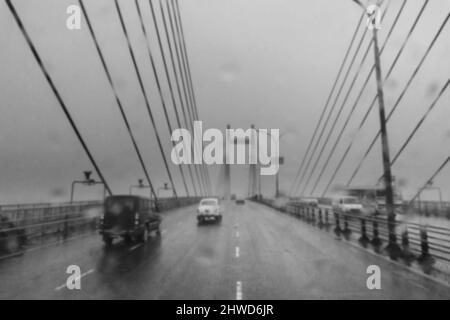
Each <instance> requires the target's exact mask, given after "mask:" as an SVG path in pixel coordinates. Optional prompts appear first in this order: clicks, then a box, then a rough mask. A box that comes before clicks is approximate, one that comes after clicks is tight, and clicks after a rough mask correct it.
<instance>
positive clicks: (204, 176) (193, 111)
mask: <svg viewBox="0 0 450 320" xmlns="http://www.w3.org/2000/svg"><path fill="white" fill-rule="evenodd" d="M78 2H79V4H80V8H81V11H82V13H83V16H84V18H85V20H86V23H87V26H88V29H89V33H90V35H91V38H92V40H93V42H94V44H95V47H96V51H97V54H98V56H99V58H100V62H101V64H102V67H103V71H104V72H105V74H106V77H107V80H108V82H109V85H110V87H111V89H112V91H113V94H114V98H115V100H116V104H117V106H118V108H119V111H120V114H121V116H122V120H123V122H124V124H125V127H126V129H127V131H128V134H129V136H130V139H131V142H132V144H133V147H134V149H135V152H136V154H137V156H138V159H139V163H140V165H141V167H142V170H143V171H144V174H145V177H146V179H147V181H148V183H149V187H150V189H151V193H152V195H153V196H154V198H155V199H156V198H157V195H156V192H155V188H154V184H153V183H152V181H151V178H150V175H149V173H148V170H147V167H146V165H145V162H144V159H143V157H142V153H141V151H140V148H139V146H138V143H137V141H136V138H135V136H134V133H133V130H132V127H131V125H130V122H129V120H128V117H127V115H126V112H125V110H124V108H123V104H122V101H121V100H120V98H119V94H118V92H117V89H116V87H115V85H114V82H113V79H112V76H111V72H110V71H109V68H108V65H107V64H106V61H105V58H104V53H103V51H102V50H101V46H100V44H99V42H98V39H97V36H96V34H95V32H94V29H93V26H92V23H91V19H90V17H89V15H88V12H87V10H86V7H85V4H84V2H83V0H79V1H78ZM171 3H172V9H170V7H169V2H168V1H167V2H166V4H167V14H168V16H169V20H170V26H171V34H172V37H173V42H174V47H175V49H176V56H177V61H178V66H179V71H180V78H181V79H182V81H183V90H184V97H185V102H186V107H185V106H184V105H183V99H182V95H181V91H180V87H179V84H178V75H177V69H176V67H175V62H174V57H173V53H172V51H171V50H172V49H171V42H170V36H169V31H168V28H167V24H166V20H165V15H164V10H163V5H162V1H160V7H161V15H162V19H163V22H164V25H165V26H164V27H165V31H166V38H167V42H168V46H169V50H170V51H171V60H172V67H173V71H174V75H175V80H176V82H177V86H178V93H179V98H180V104H181V110H182V112H183V115H184V120H185V125H186V127H187V128H189V125H190V128H191V129H192V128H193V127H192V123H193V121H194V120H195V119H198V109H197V105H196V101H195V96H194V91H193V85H192V75H191V72H190V67H189V62H188V57H187V51H186V44H185V39H184V33H183V27H182V21H181V14H180V11H179V5H178V2H177V1H171ZM6 4H7V6H8V8H9V10H10V11H11V13H12V15H13V17H14V19H15V21H16V23H17V25H18V26H19V28H20V30H21V32H22V34H23V35H24V37H25V40H26V42H27V44H28V46H29V47H30V49H31V51H32V53H33V56H34V57H35V59H36V62H37V63H38V65H39V67H40V68H41V71H42V72H43V74H44V76H45V78H46V80H47V82H48V84H49V85H50V87H51V89H52V92H53V93H54V95H55V97H56V98H57V100H58V102H59V104H60V106H61V108H62V109H63V112H64V113H65V115H66V118H67V119H68V121H69V123H70V125H71V127H72V129H73V130H74V132H75V134H76V136H77V138H78V140H79V142H80V143H81V145H82V147H83V149H84V151H85V153H86V154H87V156H88V158H89V160H90V162H91V164H92V165H93V167H94V169H95V171H96V173H97V175H98V176H99V178H100V180H101V181H102V183H103V184H104V185H105V189H106V190H107V192H108V194H110V195H112V191H111V189H110V187H109V185H108V183H107V182H106V180H105V178H104V175H103V174H102V172H101V170H100V168H99V166H98V165H97V162H96V161H95V159H94V157H93V156H92V153H91V151H90V150H89V148H88V146H87V144H86V142H85V140H84V138H83V137H82V135H81V133H80V131H79V129H78V127H77V125H76V123H75V121H74V119H73V118H72V116H71V114H70V112H69V110H68V108H67V106H66V104H65V103H64V101H63V99H62V97H61V95H60V93H59V91H58V90H57V88H56V86H55V84H54V82H53V80H52V78H51V77H50V75H49V73H48V71H47V69H46V68H45V66H44V64H43V62H42V60H41V57H40V55H39V54H38V52H37V50H36V48H35V46H34V44H33V42H32V40H31V37H30V36H29V34H28V32H27V31H26V29H25V27H24V25H23V23H22V21H21V19H20V17H19V15H18V13H17V11H16V9H15V7H14V5H13V4H12V1H11V0H6ZM149 4H150V8H151V12H152V18H153V21H154V26H155V29H156V34H157V37H158V45H159V48H160V53H161V56H162V60H163V66H164V71H165V75H166V78H167V82H168V85H169V90H170V93H171V98H172V103H173V107H174V111H175V115H176V119H177V124H178V126H179V127H180V128H181V126H182V125H181V120H180V116H179V112H178V109H177V104H176V102H175V96H174V92H173V87H172V83H171V79H170V75H169V70H168V66H167V61H166V56H165V53H164V49H163V45H162V42H161V36H160V32H159V28H158V24H157V20H156V15H155V11H154V9H153V4H152V1H151V0H149ZM114 5H115V8H116V11H117V14H118V17H119V21H120V25H121V27H122V31H123V33H124V36H125V39H126V41H127V46H128V50H129V53H130V57H131V60H132V63H133V67H134V70H135V72H136V76H137V79H138V83H139V86H140V89H141V92H142V94H143V97H144V101H145V105H146V109H147V112H148V115H149V118H150V122H151V124H152V127H153V129H154V133H155V137H156V141H157V143H158V146H159V150H160V153H161V156H162V159H163V162H164V166H165V169H166V171H167V175H168V177H169V180H170V184H171V186H172V190H173V192H174V195H175V197H177V196H178V193H177V190H176V186H175V184H174V180H173V177H172V173H171V171H170V168H169V165H168V161H167V158H166V155H165V153H164V149H163V145H162V142H161V138H160V135H159V132H158V128H157V126H156V121H155V118H154V115H153V112H152V108H151V106H150V102H149V100H148V96H147V92H146V89H145V86H144V83H143V80H142V77H141V72H140V69H139V67H138V64H137V60H136V56H135V53H134V50H133V47H132V45H131V42H130V38H129V34H128V30H127V27H126V24H125V21H124V18H123V15H122V12H121V8H120V5H119V3H118V0H114ZM135 6H136V10H137V12H138V16H139V22H140V26H141V29H142V32H143V35H144V38H145V40H146V48H147V52H148V55H149V59H150V63H151V67H152V71H153V75H154V77H155V81H156V86H157V89H158V93H159V96H160V100H161V104H162V108H163V111H164V116H165V120H166V123H167V126H168V129H169V131H170V132H172V125H171V122H170V118H169V114H168V111H167V106H166V102H165V100H164V96H163V91H162V86H161V82H160V78H159V76H158V72H157V68H156V63H155V60H154V58H153V54H152V52H151V48H150V44H149V42H148V41H149V39H148V32H147V30H146V28H145V24H144V21H143V17H142V12H141V8H140V6H139V2H138V0H135ZM172 15H173V19H172ZM175 28H176V29H175ZM175 30H176V31H175ZM176 35H178V37H176ZM178 47H179V48H180V49H179V51H178ZM180 55H181V57H180ZM182 65H183V66H182ZM183 71H184V72H183ZM188 96H189V99H188ZM186 110H187V113H188V114H189V120H188V116H186ZM172 145H174V143H173V142H172ZM179 167H180V168H179V169H180V175H181V178H182V181H183V185H184V189H185V192H186V195H187V196H189V195H190V193H189V188H188V186H187V183H186V177H185V175H184V171H183V168H182V166H181V165H180V166H179ZM194 168H195V170H196V178H197V180H198V187H199V188H200V189H199V192H200V194H203V195H206V194H208V193H211V192H212V189H211V184H210V177H209V172H208V170H207V168H205V167H204V166H202V167H201V169H200V170H198V168H197V166H194ZM188 169H189V173H190V178H191V182H192V186H193V190H194V194H195V195H196V196H197V195H198V194H199V192H198V191H197V188H196V185H195V179H194V176H193V174H192V169H191V167H190V166H188ZM197 171H198V172H197Z"/></svg>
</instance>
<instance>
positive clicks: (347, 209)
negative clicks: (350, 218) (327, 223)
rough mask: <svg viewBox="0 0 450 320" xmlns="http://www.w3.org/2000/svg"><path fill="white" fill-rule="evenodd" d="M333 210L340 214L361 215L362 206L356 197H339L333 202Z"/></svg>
mask: <svg viewBox="0 0 450 320" xmlns="http://www.w3.org/2000/svg"><path fill="white" fill-rule="evenodd" d="M333 208H334V209H335V210H337V211H338V212H342V213H362V212H363V205H362V204H361V202H360V201H359V199H358V198H356V197H341V198H338V199H336V200H335V202H334V204H333Z"/></svg>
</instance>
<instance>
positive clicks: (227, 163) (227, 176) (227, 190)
mask: <svg viewBox="0 0 450 320" xmlns="http://www.w3.org/2000/svg"><path fill="white" fill-rule="evenodd" d="M230 128H231V126H230V125H229V124H227V131H226V138H225V153H224V156H225V199H227V200H229V199H230V198H231V172H230V163H231V159H230V160H229V159H228V157H229V154H228V148H230V145H229V141H230V137H229V129H230ZM233 148H234V145H233Z"/></svg>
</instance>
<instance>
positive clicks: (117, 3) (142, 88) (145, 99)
mask: <svg viewBox="0 0 450 320" xmlns="http://www.w3.org/2000/svg"><path fill="white" fill-rule="evenodd" d="M114 4H115V8H116V11H117V14H118V16H119V20H120V25H121V26H122V31H123V33H124V36H125V38H126V40H127V45H128V51H129V53H130V56H131V60H132V62H133V66H134V70H135V72H136V77H137V79H138V82H139V87H140V88H141V92H142V95H143V97H144V101H145V106H146V108H147V111H148V115H149V117H150V122H151V124H152V126H153V129H154V132H155V136H156V141H157V143H158V146H159V150H160V153H161V156H162V158H163V162H164V166H165V168H166V171H167V175H168V176H169V180H170V184H171V185H172V188H173V191H174V194H175V196H177V192H176V188H175V184H174V183H173V177H172V173H171V172H170V168H169V165H168V161H167V158H166V155H165V153H164V148H163V145H162V142H161V137H160V136H159V132H158V128H157V127H156V122H155V118H154V116H153V112H152V109H151V107H150V102H149V100H148V97H147V91H146V90H145V86H144V83H143V80H142V76H141V73H140V71H139V67H138V65H137V61H136V57H135V54H134V50H133V47H132V46H131V42H130V38H129V36H128V31H127V27H126V25H125V21H124V19H123V16H122V11H121V9H120V6H119V2H118V0H114Z"/></svg>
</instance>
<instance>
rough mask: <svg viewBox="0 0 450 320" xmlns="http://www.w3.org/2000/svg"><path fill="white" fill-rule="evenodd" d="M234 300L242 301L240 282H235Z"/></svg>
mask: <svg viewBox="0 0 450 320" xmlns="http://www.w3.org/2000/svg"><path fill="white" fill-rule="evenodd" d="M236 300H242V282H241V281H238V282H236Z"/></svg>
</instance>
